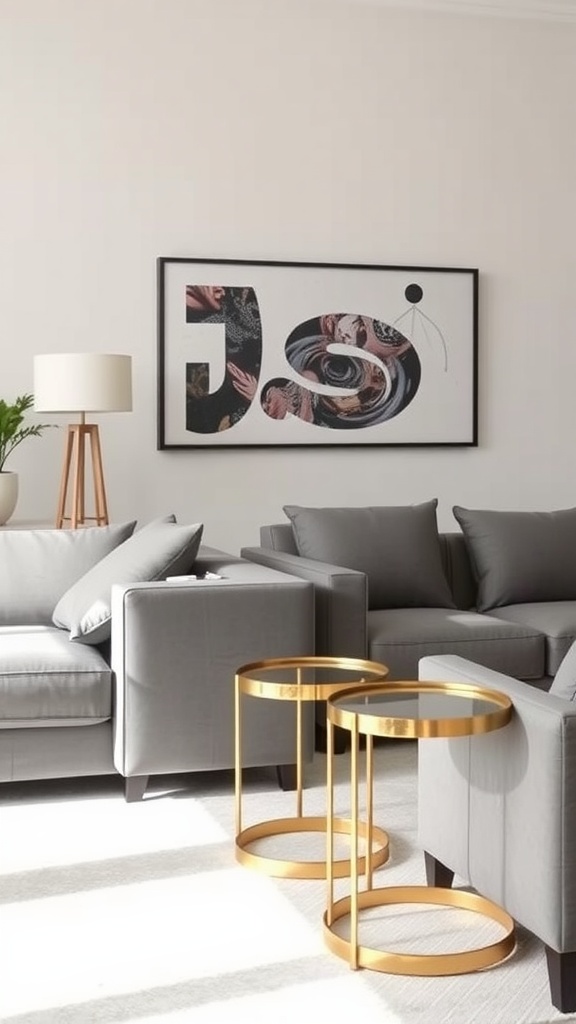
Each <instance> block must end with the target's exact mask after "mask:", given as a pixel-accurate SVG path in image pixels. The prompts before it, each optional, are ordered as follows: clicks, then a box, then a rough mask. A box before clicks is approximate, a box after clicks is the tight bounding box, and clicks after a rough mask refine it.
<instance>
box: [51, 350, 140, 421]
mask: <svg viewBox="0 0 576 1024" xmlns="http://www.w3.org/2000/svg"><path fill="white" fill-rule="evenodd" d="M34 409H35V410H36V411H37V412H130V410H131V409H132V359H131V357H130V356H119V355H103V354H101V353H88V354H87V353H78V352H67V353H59V354H57V355H41V356H34Z"/></svg>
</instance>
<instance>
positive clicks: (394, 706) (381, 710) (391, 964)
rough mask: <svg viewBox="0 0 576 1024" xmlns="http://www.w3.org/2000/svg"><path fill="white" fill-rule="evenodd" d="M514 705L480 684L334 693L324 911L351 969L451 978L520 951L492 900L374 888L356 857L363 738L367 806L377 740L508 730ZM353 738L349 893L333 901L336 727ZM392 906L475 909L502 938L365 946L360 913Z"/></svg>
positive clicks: (333, 943)
mask: <svg viewBox="0 0 576 1024" xmlns="http://www.w3.org/2000/svg"><path fill="white" fill-rule="evenodd" d="M511 715H512V705H511V702H510V700H509V699H508V697H506V696H505V694H502V693H499V692H498V691H495V690H487V689H484V688H481V687H478V686H473V685H468V684H460V683H452V682H450V683H448V682H433V683H432V682H430V683H426V682H392V683H387V684H385V685H382V686H372V687H362V686H358V687H354V688H350V689H348V690H346V691H345V692H344V691H340V692H338V693H335V694H333V695H332V697H330V698H329V699H328V703H327V729H328V735H327V740H328V764H327V782H326V787H327V818H328V825H327V854H326V879H327V890H328V892H327V908H326V912H325V914H324V938H325V941H326V944H327V946H328V947H329V948H330V949H331V951H332V952H333V953H335V954H336V955H337V956H339V957H341V958H342V959H344V960H348V961H349V964H350V967H351V968H353V969H357V968H360V967H364V968H370V969H371V970H376V971H382V972H385V973H388V974H405V975H447V974H466V973H468V972H469V971H476V970H480V969H482V968H485V967H490V966H493V965H494V964H497V963H499V962H500V961H501V960H504V959H505V958H506V957H507V956H509V954H510V953H511V952H512V951H513V949H514V946H515V932H514V921H513V920H512V918H511V917H510V915H509V914H507V913H506V912H505V911H504V910H502V909H501V908H500V907H498V906H497V905H496V904H495V903H493V902H492V901H491V900H488V899H486V898H484V897H482V896H479V895H477V894H476V893H472V892H468V891H465V890H452V889H448V888H440V887H436V886H426V885H407V886H383V887H380V888H375V887H374V886H373V877H372V865H371V863H370V861H369V860H368V862H367V863H366V864H365V863H364V862H363V860H362V859H361V858H360V857H359V856H358V835H359V832H360V829H359V827H358V824H357V823H358V818H359V767H358V764H359V749H360V737H361V736H363V737H365V738H366V763H367V768H366V804H367V806H369V807H370V808H372V805H373V797H372V789H373V783H374V772H373V760H372V746H373V738H374V737H375V736H381V737H390V738H396V739H434V738H436V737H457V736H472V735H476V734H480V733H488V732H491V731H493V730H494V729H500V728H502V727H503V726H505V725H506V724H507V723H508V722H509V721H510V718H511ZM336 726H339V727H340V728H341V729H345V730H347V731H348V732H349V733H350V741H351V750H350V805H351V811H350V817H351V822H352V830H351V835H350V846H351V850H350V860H351V865H350V872H349V874H350V894H349V895H348V896H345V897H343V898H341V899H337V900H336V899H335V895H334V879H335V878H336V877H338V872H337V871H336V870H335V865H334V859H333V837H334V832H335V831H336V826H335V825H334V824H333V823H334V820H335V819H334V812H333V793H334V766H333V759H334V739H333V734H334V728H335V727H336ZM362 874H365V875H366V888H365V889H362V890H361V889H360V876H361V875H362ZM390 904H435V905H438V906H448V907H456V908H459V909H463V910H468V911H474V912H477V913H478V914H482V915H484V916H486V917H488V918H491V919H492V920H494V921H496V922H497V923H498V924H499V925H501V926H502V928H503V930H504V934H503V936H502V937H501V938H499V939H498V940H497V941H496V942H493V943H491V944H489V945H486V946H481V947H479V948H476V949H467V950H463V951H461V952H455V953H434V954H425V953H421V954H413V953H411V954H409V953H396V952H387V951H385V950H382V949H378V948H372V947H370V946H364V945H362V944H361V943H360V941H359V916H360V912H361V911H362V910H365V909H368V908H373V907H381V906H385V905H390ZM347 916H348V917H349V918H350V924H349V938H346V937H343V935H342V934H339V933H338V931H337V930H336V929H335V927H334V925H335V922H337V921H338V920H340V919H341V918H345V917H347Z"/></svg>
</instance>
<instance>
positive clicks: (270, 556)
mask: <svg viewBox="0 0 576 1024" xmlns="http://www.w3.org/2000/svg"><path fill="white" fill-rule="evenodd" d="M288 529H289V527H288ZM241 554H242V557H243V558H247V559H249V560H250V561H251V562H256V563H258V564H259V565H266V566H269V567H270V568H272V569H275V570H279V571H280V572H286V573H291V574H293V575H294V576H299V577H300V578H301V579H305V580H309V581H310V582H311V583H313V584H314V590H315V605H316V608H315V636H316V640H315V652H316V654H327V655H333V656H334V657H339V656H342V657H349V658H365V657H366V651H367V643H368V635H367V618H366V612H367V608H368V581H367V578H366V575H365V574H364V573H362V572H355V571H354V570H353V569H346V568H343V567H342V566H339V565H327V564H325V563H324V562H318V561H316V560H315V559H313V558H301V557H300V556H299V555H293V554H288V553H286V552H283V551H268V550H267V549H266V548H242V551H241Z"/></svg>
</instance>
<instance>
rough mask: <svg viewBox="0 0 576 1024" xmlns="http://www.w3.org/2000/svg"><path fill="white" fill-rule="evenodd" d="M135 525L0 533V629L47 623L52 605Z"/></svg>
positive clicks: (49, 622)
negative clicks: (2, 627) (1, 627)
mask: <svg viewBox="0 0 576 1024" xmlns="http://www.w3.org/2000/svg"><path fill="white" fill-rule="evenodd" d="M135 525H136V522H135V521H134V522H130V523H120V524H115V525H113V526H89V527H87V528H86V529H82V530H11V529H10V528H9V527H7V528H6V529H4V530H0V626H13V625H17V626H28V625H39V626H47V625H51V622H52V612H53V610H54V605H55V604H56V602H57V601H58V600H59V599H60V597H61V596H62V594H63V593H64V592H65V591H66V590H68V588H69V587H71V586H72V584H73V583H75V582H76V580H77V579H79V578H80V576H83V575H84V573H85V572H87V571H88V570H89V569H91V568H92V566H93V565H95V564H96V562H99V561H100V559H102V558H104V557H105V556H106V555H108V554H109V553H110V552H111V551H113V550H114V548H117V547H118V545H119V544H122V543H123V542H124V541H125V540H127V538H128V537H130V535H131V534H132V532H133V530H134V527H135Z"/></svg>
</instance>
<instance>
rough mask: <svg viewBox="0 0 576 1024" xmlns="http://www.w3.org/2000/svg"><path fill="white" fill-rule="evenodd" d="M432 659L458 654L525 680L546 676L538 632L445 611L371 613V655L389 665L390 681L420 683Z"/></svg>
mask: <svg viewBox="0 0 576 1024" xmlns="http://www.w3.org/2000/svg"><path fill="white" fill-rule="evenodd" d="M427 654H459V655H460V656H461V657H464V658H469V659H470V660H472V661H479V662H480V663H481V664H482V665H487V666H488V667H490V668H498V669H499V670H500V671H504V670H506V672H507V673H509V674H514V675H516V676H517V677H518V678H520V679H530V678H535V679H538V678H539V677H540V676H542V675H543V674H544V661H545V642H544V637H543V636H542V634H541V633H540V632H539V631H538V630H536V629H530V628H529V627H526V626H521V625H517V624H515V623H509V622H501V621H500V620H499V619H497V618H493V617H492V616H491V615H478V614H477V613H476V612H468V611H454V610H449V609H444V608H419V609H418V610H417V611H415V610H414V609H412V608H390V609H387V610H384V611H371V612H368V656H369V657H370V658H371V659H372V660H374V661H382V662H384V664H385V665H387V666H388V668H389V669H390V679H416V678H417V672H418V662H419V660H420V658H422V657H424V655H427Z"/></svg>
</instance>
